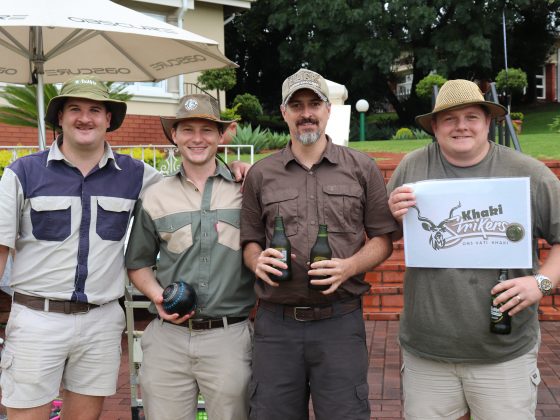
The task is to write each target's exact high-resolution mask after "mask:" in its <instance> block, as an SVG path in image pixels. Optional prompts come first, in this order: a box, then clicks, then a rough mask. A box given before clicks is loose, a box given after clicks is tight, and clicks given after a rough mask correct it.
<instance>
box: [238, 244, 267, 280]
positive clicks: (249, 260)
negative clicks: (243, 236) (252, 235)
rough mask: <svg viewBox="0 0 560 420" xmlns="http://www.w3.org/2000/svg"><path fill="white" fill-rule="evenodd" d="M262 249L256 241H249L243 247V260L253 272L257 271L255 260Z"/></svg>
mask: <svg viewBox="0 0 560 420" xmlns="http://www.w3.org/2000/svg"><path fill="white" fill-rule="evenodd" d="M262 250H263V249H262V247H261V246H260V245H259V244H258V243H256V242H249V243H248V244H246V245H245V246H244V247H243V262H244V263H245V265H246V266H247V268H248V269H249V270H251V271H252V272H253V273H254V272H255V271H257V260H258V258H259V255H260V254H261V252H262Z"/></svg>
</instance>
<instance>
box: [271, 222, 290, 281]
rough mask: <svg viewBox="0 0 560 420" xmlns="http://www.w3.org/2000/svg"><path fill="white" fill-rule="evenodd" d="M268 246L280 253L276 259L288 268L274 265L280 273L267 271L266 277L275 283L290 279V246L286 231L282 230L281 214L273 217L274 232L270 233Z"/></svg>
mask: <svg viewBox="0 0 560 420" xmlns="http://www.w3.org/2000/svg"><path fill="white" fill-rule="evenodd" d="M270 247H271V248H274V249H276V250H278V251H280V252H281V253H282V258H278V260H279V261H282V262H283V263H285V264H286V265H287V266H288V268H286V269H281V268H278V267H274V268H276V269H277V270H280V271H281V272H282V274H280V275H279V276H276V275H274V274H270V273H269V274H268V277H270V279H271V280H272V281H275V282H277V283H283V282H286V281H290V280H291V279H292V246H291V244H290V241H289V239H288V237H287V236H286V232H285V231H284V219H282V216H275V217H274V234H273V235H272V240H271V241H270Z"/></svg>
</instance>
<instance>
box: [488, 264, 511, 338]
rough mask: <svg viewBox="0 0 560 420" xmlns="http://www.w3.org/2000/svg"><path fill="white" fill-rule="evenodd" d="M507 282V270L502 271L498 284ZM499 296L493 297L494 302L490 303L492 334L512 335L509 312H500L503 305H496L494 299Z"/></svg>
mask: <svg viewBox="0 0 560 420" xmlns="http://www.w3.org/2000/svg"><path fill="white" fill-rule="evenodd" d="M505 280H507V270H500V275H499V277H498V282H502V281H505ZM498 296H499V293H498V294H495V295H492V297H491V299H492V300H491V301H490V332H493V333H494V334H509V333H511V316H510V315H509V314H508V313H507V312H503V313H502V312H500V307H501V306H502V305H503V303H500V304H499V305H494V303H493V302H494V299H496V298H497V297H498Z"/></svg>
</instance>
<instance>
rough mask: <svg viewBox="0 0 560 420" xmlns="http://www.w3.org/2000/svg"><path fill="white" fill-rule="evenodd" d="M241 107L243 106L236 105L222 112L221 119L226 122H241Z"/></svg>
mask: <svg viewBox="0 0 560 420" xmlns="http://www.w3.org/2000/svg"><path fill="white" fill-rule="evenodd" d="M240 106H241V104H237V105H234V106H233V107H231V108H226V109H224V110H223V111H222V112H220V118H221V119H222V120H226V121H232V120H236V121H237V120H240V119H241V115H239V112H238V110H239V107H240Z"/></svg>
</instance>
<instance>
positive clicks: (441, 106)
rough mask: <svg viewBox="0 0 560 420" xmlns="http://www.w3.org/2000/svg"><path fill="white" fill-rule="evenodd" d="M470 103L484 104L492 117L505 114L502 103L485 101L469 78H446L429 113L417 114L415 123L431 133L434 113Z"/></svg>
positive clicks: (462, 106)
mask: <svg viewBox="0 0 560 420" xmlns="http://www.w3.org/2000/svg"><path fill="white" fill-rule="evenodd" d="M471 105H482V106H484V107H485V108H486V109H487V110H488V112H490V115H491V116H492V117H493V118H497V117H503V116H505V115H506V114H507V109H506V108H505V107H503V106H502V105H500V104H498V103H496V102H491V101H486V100H485V99H484V96H483V95H482V92H481V91H480V89H479V87H478V86H477V85H476V84H475V83H473V82H471V81H469V80H463V79H457V80H448V81H447V82H445V83H444V84H443V86H442V87H441V89H440V90H439V93H438V95H437V97H436V104H435V105H434V109H433V111H432V112H430V113H429V114H423V115H418V116H417V117H416V124H418V125H419V126H420V127H421V128H422V129H423V130H424V131H426V132H427V133H429V134H431V135H433V134H434V132H433V131H432V118H433V117H434V115H435V114H437V113H438V112H441V111H448V110H450V109H457V108H464V107H466V106H471Z"/></svg>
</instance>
